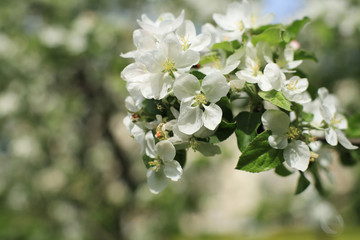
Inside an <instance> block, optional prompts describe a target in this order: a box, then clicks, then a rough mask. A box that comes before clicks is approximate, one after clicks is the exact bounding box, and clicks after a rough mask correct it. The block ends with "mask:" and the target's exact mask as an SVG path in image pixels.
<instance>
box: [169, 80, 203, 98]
mask: <svg viewBox="0 0 360 240" xmlns="http://www.w3.org/2000/svg"><path fill="white" fill-rule="evenodd" d="M173 89H174V94H175V96H176V97H177V98H178V99H180V100H182V99H184V98H188V97H193V96H196V94H197V92H198V91H200V82H199V80H198V79H197V78H196V77H195V76H194V75H192V74H183V75H181V76H180V77H179V78H177V79H176V80H175V83H174V88H173Z"/></svg>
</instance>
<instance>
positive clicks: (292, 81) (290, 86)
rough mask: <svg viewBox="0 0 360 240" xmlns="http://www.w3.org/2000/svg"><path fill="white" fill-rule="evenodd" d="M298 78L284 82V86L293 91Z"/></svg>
mask: <svg viewBox="0 0 360 240" xmlns="http://www.w3.org/2000/svg"><path fill="white" fill-rule="evenodd" d="M298 82H299V79H296V80H295V81H294V80H290V82H289V83H288V84H286V88H287V89H289V90H290V91H295V90H296V89H297V87H296V85H297V84H298Z"/></svg>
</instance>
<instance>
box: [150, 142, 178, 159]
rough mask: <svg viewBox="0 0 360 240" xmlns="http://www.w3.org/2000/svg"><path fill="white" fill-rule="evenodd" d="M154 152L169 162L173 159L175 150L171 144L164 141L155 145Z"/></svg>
mask: <svg viewBox="0 0 360 240" xmlns="http://www.w3.org/2000/svg"><path fill="white" fill-rule="evenodd" d="M155 150H156V153H157V155H158V156H159V157H160V158H161V159H162V160H164V161H171V160H173V159H174V157H175V154H176V150H175V147H174V145H172V143H171V142H169V141H167V140H164V141H160V142H158V143H157V144H156V146H155Z"/></svg>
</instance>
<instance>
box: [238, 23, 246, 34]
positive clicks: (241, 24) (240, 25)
mask: <svg viewBox="0 0 360 240" xmlns="http://www.w3.org/2000/svg"><path fill="white" fill-rule="evenodd" d="M237 25H238V26H237V27H238V30H239V31H240V32H241V31H243V30H244V28H245V25H244V22H243V21H242V20H240V21H239V22H238V23H237Z"/></svg>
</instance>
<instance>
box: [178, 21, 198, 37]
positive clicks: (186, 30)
mask: <svg viewBox="0 0 360 240" xmlns="http://www.w3.org/2000/svg"><path fill="white" fill-rule="evenodd" d="M176 34H177V35H178V36H180V37H184V38H185V39H186V40H191V39H193V38H195V37H196V29H195V25H194V23H193V22H192V21H190V20H185V21H184V22H183V23H182V24H181V26H180V27H179V28H178V29H177V30H176Z"/></svg>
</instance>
